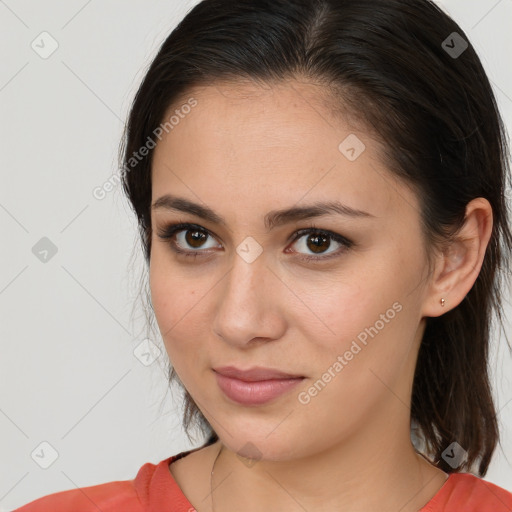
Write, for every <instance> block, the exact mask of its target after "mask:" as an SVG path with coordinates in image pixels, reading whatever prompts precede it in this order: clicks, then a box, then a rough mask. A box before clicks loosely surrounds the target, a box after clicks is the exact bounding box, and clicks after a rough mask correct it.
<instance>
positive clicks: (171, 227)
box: [157, 222, 355, 262]
mask: <svg viewBox="0 0 512 512" xmlns="http://www.w3.org/2000/svg"><path fill="white" fill-rule="evenodd" d="M193 229H195V230H197V231H201V232H203V233H206V234H207V235H208V236H210V237H212V238H215V239H217V236H216V235H214V234H213V233H212V232H211V231H210V230H209V229H207V228H205V227H203V226H200V225H199V224H194V223H191V222H177V223H170V224H167V225H165V226H164V227H163V228H160V229H158V230H157V234H158V236H159V237H160V238H161V239H164V240H170V239H173V238H174V236H175V235H176V234H177V233H179V232H181V231H191V230H193ZM311 233H320V234H323V235H326V236H327V238H329V239H331V240H334V241H335V242H336V243H338V244H340V245H341V246H342V247H341V248H340V249H338V250H336V251H332V252H330V253H326V255H322V254H319V255H318V256H312V255H308V254H303V253H297V254H298V255H299V256H297V257H298V258H299V259H303V260H310V261H317V262H321V261H326V260H328V259H330V258H331V257H336V256H340V255H341V253H344V252H346V251H347V250H348V249H350V248H351V247H352V246H353V245H355V244H354V242H352V241H351V240H349V239H348V238H346V237H344V236H343V235H340V234H339V233H335V232H333V231H330V230H328V229H322V228H318V227H317V226H315V225H314V224H310V225H309V226H307V227H305V228H301V229H298V230H296V231H294V232H293V233H292V234H291V235H290V236H289V237H288V240H287V243H290V242H291V243H294V242H296V241H297V240H299V239H301V238H302V237H303V236H305V235H308V234H311ZM170 245H171V249H172V250H173V251H174V252H176V253H179V254H182V255H185V256H190V257H193V258H196V257H203V256H204V257H207V256H209V255H210V254H211V250H210V249H206V250H204V249H203V250H202V249H198V250H195V251H194V250H187V249H181V248H179V246H177V244H176V242H175V241H174V240H171V242H170ZM293 252H296V251H293Z"/></svg>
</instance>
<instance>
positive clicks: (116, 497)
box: [13, 480, 144, 512]
mask: <svg viewBox="0 0 512 512" xmlns="http://www.w3.org/2000/svg"><path fill="white" fill-rule="evenodd" d="M49 510H51V511H52V512H70V511H73V510H80V512H97V511H98V510H101V511H102V512H111V511H112V512H113V511H117V510H123V511H124V512H142V511H143V510H144V509H143V508H142V506H141V503H140V501H139V499H138V496H137V493H136V492H135V488H134V485H133V481H132V480H126V481H116V482H108V483H104V484H99V485H93V486H89V487H81V488H78V489H69V490H65V491H60V492H56V493H54V494H48V495H46V496H43V497H41V498H38V499H36V500H34V501H31V502H30V503H27V504H26V505H23V506H22V507H20V508H17V509H16V510H14V511H13V512H47V511H49Z"/></svg>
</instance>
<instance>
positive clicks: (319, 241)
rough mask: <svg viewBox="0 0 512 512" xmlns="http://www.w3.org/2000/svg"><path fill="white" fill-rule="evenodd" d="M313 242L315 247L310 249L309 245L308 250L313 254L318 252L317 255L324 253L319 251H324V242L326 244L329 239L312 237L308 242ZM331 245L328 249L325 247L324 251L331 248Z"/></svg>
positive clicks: (320, 236)
mask: <svg viewBox="0 0 512 512" xmlns="http://www.w3.org/2000/svg"><path fill="white" fill-rule="evenodd" d="M310 241H311V242H313V244H314V245H313V247H309V245H308V248H309V249H310V250H312V251H313V252H317V253H320V252H322V251H321V250H318V249H322V246H321V245H322V242H323V243H325V242H326V241H329V239H328V238H327V237H326V236H325V235H322V234H320V235H310V236H309V237H308V242H310ZM329 245H330V244H327V247H325V248H324V249H328V248H329Z"/></svg>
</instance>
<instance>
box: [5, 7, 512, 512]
mask: <svg viewBox="0 0 512 512" xmlns="http://www.w3.org/2000/svg"><path fill="white" fill-rule="evenodd" d="M195 3H196V2H192V1H191V2H186V1H176V0H174V1H162V0H159V1H152V2H143V1H142V0H129V1H126V0H125V1H121V0H109V1H103V2H100V1H99V0H89V1H85V0H73V1H67V2H58V1H56V0H53V1H47V2H34V1H32V2H30V1H24V0H6V1H0V48H2V50H1V51H2V59H1V62H2V66H1V68H0V108H1V111H0V119H1V133H0V140H1V143H2V146H1V147H2V165H1V172H2V187H1V189H0V227H1V232H2V246H1V266H0V315H1V316H0V318H1V322H0V336H1V340H2V345H1V356H0V433H1V435H0V511H6V510H12V509H13V508H15V507H18V506H20V505H22V504H24V503H27V502H29V501H32V500H33V499H35V498H38V497H40V496H43V495H46V494H49V493H53V492H57V491H61V490H65V489H72V488H75V487H85V486H89V485H96V484H99V483H103V482H108V481H113V480H125V479H131V478H133V477H134V476H135V475H136V473H137V471H138V469H139V468H140V467H141V466H142V465H143V464H144V463H145V462H153V463H157V462H159V461H160V460H162V459H164V458H167V457H169V456H170V455H174V454H176V453H178V452H180V451H183V450H187V449H189V448H191V447H193V446H197V445H199V443H200V441H201V440H200V439H199V438H198V442H197V443H196V444H195V445H194V444H191V443H190V442H189V441H188V439H187V438H186V437H185V435H184V433H183V431H182V429H181V427H180V422H181V409H180V407H179V395H178V394H176V395H175V396H176V397H177V398H175V399H173V397H172V395H170V394H169V392H168V391H167V383H166V379H165V374H164V371H163V369H164V367H165V359H166V357H167V355H166V354H165V352H163V353H162V354H161V356H160V357H158V358H157V359H156V360H155V361H154V363H152V364H147V363H148V360H147V358H146V360H145V363H146V364H145V363H144V358H143V357H142V356H141V357H140V358H139V357H137V356H136V354H139V355H140V354H141V353H144V348H145V345H144V344H142V345H141V343H144V341H143V340H144V339H145V330H144V316H143V315H142V313H141V310H140V308H137V307H136V306H135V307H136V309H135V310H134V311H132V309H133V307H134V306H133V305H134V303H135V304H136V305H137V302H136V301H137V292H138V286H139V278H140V275H141V269H142V266H143V259H142V256H141V254H138V251H139V248H138V238H137V236H138V234H137V231H136V224H135V219H134V216H133V215H132V213H131V211H130V209H129V207H128V205H127V202H126V201H125V200H124V198H123V195H122V192H121V190H120V187H119V186H115V187H114V190H112V191H110V192H109V193H107V194H106V196H105V197H104V198H103V199H97V198H95V197H94V195H93V190H94V189H95V188H96V187H99V186H102V185H104V184H105V183H106V182H107V181H108V180H109V179H112V174H113V173H117V149H118V143H119V139H120V137H121V133H122V128H123V122H124V120H125V118H126V115H127V111H128V108H129V106H130V102H131V100H132V99H133V95H134V93H135V90H136V88H137V86H138V85H139V83H140V80H141V79H142V77H143V75H144V71H145V70H146V69H147V66H148V65H149V63H150V61H151V58H152V57H153V56H154V55H155V53H156V51H157V50H158V48H159V46H160V44H161V43H162V42H163V40H164V39H165V37H166V36H167V35H168V34H169V33H170V31H171V30H172V28H174V26H175V25H176V24H177V22H178V21H179V20H180V19H181V18H182V17H183V16H184V15H185V13H186V12H187V11H188V10H189V9H190V8H191V7H192V6H193V5H194V4H195ZM440 3H441V2H440ZM442 5H443V7H444V8H445V9H446V10H447V11H448V12H449V13H450V14H451V15H452V16H453V17H454V18H455V20H456V21H457V22H458V23H459V24H460V25H461V26H462V28H463V29H464V31H466V33H467V35H468V36H469V38H470V39H471V41H472V43H473V44H474V45H475V47H476V49H477V51H478V52H479V55H480V56H481V58H482V61H483V64H484V66H485V67H486V69H487V72H488V74H489V77H490V78H491V80H492V83H493V86H494V87H495V91H496V94H497V98H498V101H499V105H500V108H501V110H502V113H503V115H504V118H505V120H506V123H507V126H508V129H509V130H510V129H511V126H512V99H511V98H512V74H511V71H510V55H511V54H512V37H511V33H510V32H511V31H510V27H511V26H512V1H511V0H500V1H495V0H493V1H488V0H471V1H468V0H445V1H443V2H442ZM43 32H47V34H43V35H41V33H43ZM41 41H43V42H41ZM52 45H54V46H56V45H58V47H57V48H56V50H55V51H54V52H53V53H52V54H51V55H47V54H45V52H46V53H49V52H51V50H52V49H53V48H52ZM509 197H510V196H509ZM41 239H43V240H41ZM134 244H137V248H136V252H135V255H134V259H133V260H132V259H131V256H132V250H133V247H134ZM34 247H35V249H34ZM44 251H47V252H44ZM52 251H53V252H55V251H56V253H55V254H53V252H52ZM41 258H43V259H44V258H46V261H41ZM507 301H508V304H507V311H508V316H509V317H510V313H511V311H512V310H511V306H510V297H507ZM507 332H508V333H509V337H510V333H511V332H512V330H511V329H510V326H508V327H507ZM497 337H500V333H497ZM154 341H155V342H156V343H160V340H154ZM134 351H135V353H134ZM156 355H157V352H153V356H156ZM491 364H492V365H493V368H494V374H493V385H494V391H495V394H496V399H497V403H498V409H499V411H500V412H499V421H500V424H501V427H502V445H503V448H501V447H500V448H498V450H497V452H496V455H495V457H494V459H493V462H492V466H491V469H490V470H489V473H488V475H487V476H486V480H488V481H491V482H494V483H496V484H498V485H501V486H502V487H505V488H506V489H508V490H510V491H512V383H511V378H510V376H511V375H512V360H511V356H510V354H509V352H508V351H507V349H506V347H505V343H504V338H503V336H501V337H500V339H499V345H498V344H497V343H495V344H494V345H493V347H492V357H491ZM41 443H49V445H50V446H51V447H50V446H48V445H47V444H41ZM53 450H55V452H56V453H55V452H54V451H53ZM504 453H507V454H508V458H507V457H506V456H505V455H504ZM53 458H55V460H54V461H53ZM51 462H52V463H51ZM50 463H51V464H50ZM48 464H50V465H49V466H48V467H47V468H46V469H44V468H43V467H42V466H44V465H48Z"/></svg>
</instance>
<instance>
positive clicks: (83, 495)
mask: <svg viewBox="0 0 512 512" xmlns="http://www.w3.org/2000/svg"><path fill="white" fill-rule="evenodd" d="M196 449H198V448H196ZM196 449H194V450H188V451H184V452H180V453H179V454H178V455H174V456H172V457H168V458H167V459H164V460H162V461H161V462H159V463H158V464H152V463H150V462H148V463H146V464H144V465H143V466H142V467H141V468H140V469H139V471H138V473H137V476H136V477H135V478H134V479H133V480H123V481H115V482H108V483H104V484H99V485H93V486H90V487H81V488H79V489H70V490H68V491H61V492H57V493H54V494H49V495H47V496H43V497H42V498H38V499H36V500H34V501H32V502H30V503H28V504H26V505H23V506H22V507H20V508H17V509H16V510H14V511H13V512H49V511H51V512H98V510H101V511H102V512H162V511H166V512H195V508H194V507H193V506H192V505H191V504H190V502H189V501H188V500H187V498H186V497H185V495H184V494H183V493H182V492H181V489H180V488H179V487H178V484H177V483H176V481H175V480H174V478H173V476H172V474H171V472H170V470H169V464H170V463H171V462H174V461H175V460H177V459H179V458H181V457H184V456H186V455H188V454H189V453H191V452H193V451H195V450H196ZM511 511H512V493H510V492H508V491H506V490H505V489H503V488H501V487H499V486H497V485H495V484H492V483H490V482H486V481H485V480H482V479H480V478H477V477H475V476H474V475H471V474H469V473H451V474H450V476H449V477H448V479H447V480H446V482H445V483H444V485H443V486H442V487H441V489H440V490H439V491H438V492H437V494H436V495H435V496H434V497H433V498H432V499H431V500H430V501H429V502H428V503H427V504H426V505H425V506H424V507H423V508H422V509H421V510H420V511H419V512H511Z"/></svg>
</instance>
